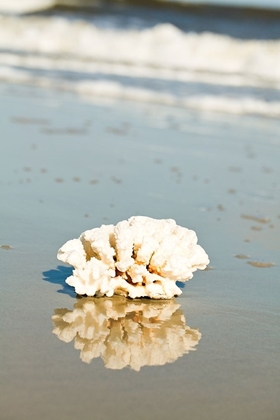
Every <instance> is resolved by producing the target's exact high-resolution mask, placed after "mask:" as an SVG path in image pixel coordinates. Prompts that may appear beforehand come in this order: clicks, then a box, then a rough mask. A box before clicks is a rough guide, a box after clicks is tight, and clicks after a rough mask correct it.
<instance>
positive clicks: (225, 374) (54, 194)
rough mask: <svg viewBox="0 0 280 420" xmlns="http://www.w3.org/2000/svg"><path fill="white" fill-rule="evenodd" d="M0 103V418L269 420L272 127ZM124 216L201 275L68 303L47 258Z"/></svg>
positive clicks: (275, 341) (61, 270)
mask: <svg viewBox="0 0 280 420" xmlns="http://www.w3.org/2000/svg"><path fill="white" fill-rule="evenodd" d="M0 93H1V98H2V101H1V105H0V115H1V153H0V162H1V165H0V192H1V206H0V211H1V231H0V261H1V278H2V282H1V309H0V329H1V342H0V348H1V353H0V354H1V358H0V370H1V378H2V380H1V383H0V391H1V392H0V406H1V418H3V419H5V420H6V419H8V420H10V419H17V420H25V419H28V420H32V419H38V418H41V419H42V420H45V419H50V418H53V419H60V420H63V419H65V420H66V419H67V420H71V419H73V420H74V419H77V418H81V419H84V420H87V419H92V418H95V419H97V420H103V419H104V420H105V419H108V418H114V419H122V420H125V419H131V417H133V418H134V419H135V420H142V419H143V420H144V419H150V418H151V419H154V418H161V419H163V420H165V419H170V418H172V419H174V420H177V419H178V420H179V419H182V418H186V417H188V418H192V419H194V420H204V419H205V420H206V419H207V420H224V419H227V420H236V419H237V418H240V419H242V420H251V419H252V420H277V419H279V416H280V402H279V395H278V394H279V388H280V364H279V348H280V322H279V321H280V307H279V302H280V287H279V286H280V285H279V279H280V268H279V267H280V257H279V255H280V252H279V251H280V241H279V237H280V205H279V204H280V183H279V180H280V167H279V148H280V137H279V128H280V124H279V122H278V121H276V120H269V119H260V118H254V117H249V116H243V117H237V116H236V117H234V116H223V115H221V114H202V113H196V112H186V111H185V110H181V109H179V108H177V109H176V108H169V107H160V106H152V105H147V106H145V105H140V104H130V103H128V102H127V103H125V102H117V103H90V102H86V100H85V99H83V100H82V99H79V98H77V97H75V96H72V95H70V94H64V93H61V92H60V93H58V92H48V91H43V90H39V89H31V88H28V87H20V86H16V87H15V86H7V85H5V86H1V87H0ZM131 215H146V216H151V217H154V218H174V219H175V220H176V222H177V223H178V224H179V225H182V226H186V227H188V228H192V229H194V230H195V231H196V232H197V234H198V238H199V243H200V244H201V245H202V246H203V248H204V249H205V250H206V251H207V253H208V254H209V257H210V260H211V262H210V269H209V270H206V271H204V272H196V273H195V275H194V278H193V279H192V280H191V281H189V282H187V283H186V284H185V287H184V288H183V293H182V295H181V296H180V297H178V298H177V299H175V301H171V302H166V303H165V304H162V305H158V304H157V305H155V304H154V303H153V302H152V301H143V302H139V301H138V302H133V301H131V300H130V301H127V302H126V301H125V300H121V301H120V302H119V301H118V300H117V299H114V298H113V299H111V300H110V299H104V302H103V301H102V302H101V301H97V302H96V301H94V300H89V301H88V302H87V301H86V300H85V301H83V300H81V299H77V298H76V296H75V293H74V292H73V290H72V288H70V287H68V286H67V285H66V284H65V283H64V280H65V278H66V277H67V276H68V275H69V274H70V272H71V270H70V268H69V267H64V266H62V265H61V264H60V263H59V262H58V261H57V260H56V252H57V250H58V248H59V247H60V246H61V245H62V244H63V243H64V242H65V241H66V240H68V239H71V238H74V237H77V235H79V234H80V233H81V232H82V231H83V230H86V229H89V228H93V227H98V226H100V225H101V224H102V223H106V224H107V223H117V222H118V221H120V220H123V219H126V218H128V217H130V216H131ZM118 302H119V303H118ZM133 305H134V306H133ZM152 305H154V306H152ZM77 311H78V312H77ZM77 313H78V316H76V315H77ZM65 314H68V315H67V317H68V318H65V319H66V320H65V319H62V317H63V316H64V315H65ZM92 314H94V315H92ZM136 362H137V363H136ZM155 365H156V366H155Z"/></svg>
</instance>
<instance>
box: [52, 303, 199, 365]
mask: <svg viewBox="0 0 280 420" xmlns="http://www.w3.org/2000/svg"><path fill="white" fill-rule="evenodd" d="M180 306H181V305H179V304H177V303H176V302H175V301H174V300H170V301H153V300H133V301H130V300H127V299H126V298H122V297H113V298H92V297H90V298H79V299H78V300H77V302H76V304H75V305H74V309H73V311H69V310H68V309H65V308H62V309H56V310H55V313H54V315H53V316H52V321H53V324H54V330H53V333H54V334H55V335H56V336H57V337H58V338H59V339H60V340H62V341H64V342H66V343H69V342H70V341H72V340H73V339H74V347H75V349H77V350H80V351H81V352H80V358H81V360H82V361H83V362H86V363H90V362H91V361H92V359H94V358H97V357H101V358H102V360H103V361H104V364H105V367H106V368H109V369H123V368H124V367H126V366H130V367H131V368H132V369H133V370H135V371H139V370H140V369H141V367H142V366H156V365H158V366H159V365H164V364H166V363H173V362H175V361H176V360H177V359H178V358H179V357H181V356H183V355H184V354H186V353H189V351H192V350H196V348H195V346H196V345H197V344H198V342H199V340H200V338H201V333H200V332H199V330H198V329H195V328H194V329H192V328H190V327H188V326H187V325H186V319H185V316H184V314H183V311H182V310H180V309H179V308H180Z"/></svg>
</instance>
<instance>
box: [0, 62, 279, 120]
mask: <svg viewBox="0 0 280 420" xmlns="http://www.w3.org/2000/svg"><path fill="white" fill-rule="evenodd" d="M0 80H2V81H6V82H10V83H21V84H23V83H25V84H29V85H35V86H40V87H44V88H51V89H60V90H66V91H72V92H76V93H77V94H79V95H80V96H81V97H83V98H86V99H89V100H90V99H94V98H100V97H102V98H109V99H116V100H129V101H137V102H145V103H155V104H163V105H169V106H176V107H182V108H187V109H195V110H200V111H207V112H208V111H210V112H220V113H227V114H239V115H259V116H264V117H273V118H279V117H280V102H279V101H274V102H266V101H262V100H259V99H254V98H250V97H243V98H239V99H236V98H230V97H226V96H214V95H195V96H194V95H193V96H189V97H185V98H178V97H176V96H174V95H171V94H164V93H158V92H155V91H152V90H146V89H141V88H131V87H125V86H123V85H121V84H120V83H116V82H111V81H82V82H76V83H75V82H72V83H70V82H65V81H63V80H51V79H49V78H46V77H33V76H31V75H30V74H28V73H27V72H24V71H18V70H12V69H7V68H1V67H0Z"/></svg>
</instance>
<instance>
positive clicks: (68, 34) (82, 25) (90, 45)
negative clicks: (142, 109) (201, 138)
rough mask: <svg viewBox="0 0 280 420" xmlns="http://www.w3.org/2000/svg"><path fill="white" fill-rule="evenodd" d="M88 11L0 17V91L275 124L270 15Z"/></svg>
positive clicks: (279, 34)
mask: <svg viewBox="0 0 280 420" xmlns="http://www.w3.org/2000/svg"><path fill="white" fill-rule="evenodd" d="M89 3H90V4H91V6H92V2H85V3H81V2H74V1H72V2H68V6H67V7H65V6H63V7H62V6H60V7H47V6H49V5H50V4H52V3H50V2H46V1H43V2H42V4H41V6H42V9H41V10H40V11H37V12H33V13H32V12H30V13H25V14H20V13H17V14H14V13H13V14H11V13H9V14H7V13H2V14H1V15H0V81H1V82H9V83H20V84H29V85H36V86H43V87H45V88H48V89H50V88H51V89H53V88H55V89H61V90H67V91H72V92H76V93H77V94H78V95H81V96H83V97H87V98H88V99H91V100H95V99H96V98H100V97H103V98H104V97H105V98H109V99H123V100H133V101H141V102H152V103H160V104H166V105H171V106H172V105H174V106H179V107H182V108H187V109H198V110H202V111H211V112H223V113H230V114H255V115H260V116H264V117H272V118H278V117H279V116H280V12H279V13H277V12H275V11H274V12H271V11H269V10H268V9H267V10H266V11H265V10H262V11H258V10H257V9H255V10H247V9H246V10H244V9H239V8H234V9H231V8H230V9H227V8H220V7H218V8H215V7H214V8H213V7H210V8H209V7H208V6H203V7H195V6H192V7H186V6H184V7H181V6H180V7H177V6H176V7H172V6H170V5H169V6H167V5H165V4H164V2H163V3H161V5H160V6H159V4H158V3H157V4H156V3H150V2H149V3H145V6H143V5H139V3H137V4H134V3H133V4H128V3H126V4H123V3H121V4H120V3H118V2H116V3H112V2H108V3H107V2H105V3H104V2H99V3H96V2H95V4H96V5H95V7H93V6H92V7H90V8H85V7H81V4H82V5H83V4H84V5H85V4H87V5H89ZM21 4H22V5H23V4H24V3H21ZM31 4H32V2H30V1H29V2H27V3H26V5H27V6H28V5H29V7H31V6H30V5H31ZM38 4H40V3H37V5H38ZM27 6H26V7H27ZM43 6H44V7H43ZM70 6H71V7H70Z"/></svg>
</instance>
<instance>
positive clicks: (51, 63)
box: [0, 53, 280, 89]
mask: <svg viewBox="0 0 280 420" xmlns="http://www.w3.org/2000/svg"><path fill="white" fill-rule="evenodd" d="M0 65H5V66H14V67H25V68H26V69H36V70H59V71H73V72H81V73H87V74H94V73H103V74H110V75H116V76H127V77H141V78H155V79H162V80H169V81H172V80H174V81H178V82H199V83H207V84H213V85H221V86H233V87H239V86H240V87H241V86H242V87H245V86H248V87H269V88H271V89H280V83H270V84H269V86H268V83H267V82H266V81H264V80H262V79H260V78H258V77H252V76H251V77H247V76H246V75H241V74H240V75H239V74H236V75H234V74H211V73H206V72H194V71H188V70H184V71H183V70H171V69H163V68H158V69H155V68H152V67H147V66H133V65H127V64H121V63H120V64H114V63H104V62H103V63H102V62H99V63H98V62H94V61H90V62H88V61H81V60H80V61H79V60H78V59H70V58H67V59H65V58H61V57H53V58H49V57H42V56H41V57H38V56H35V55H32V54H30V55H27V56H26V55H23V56H21V55H16V54H12V53H2V54H0Z"/></svg>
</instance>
